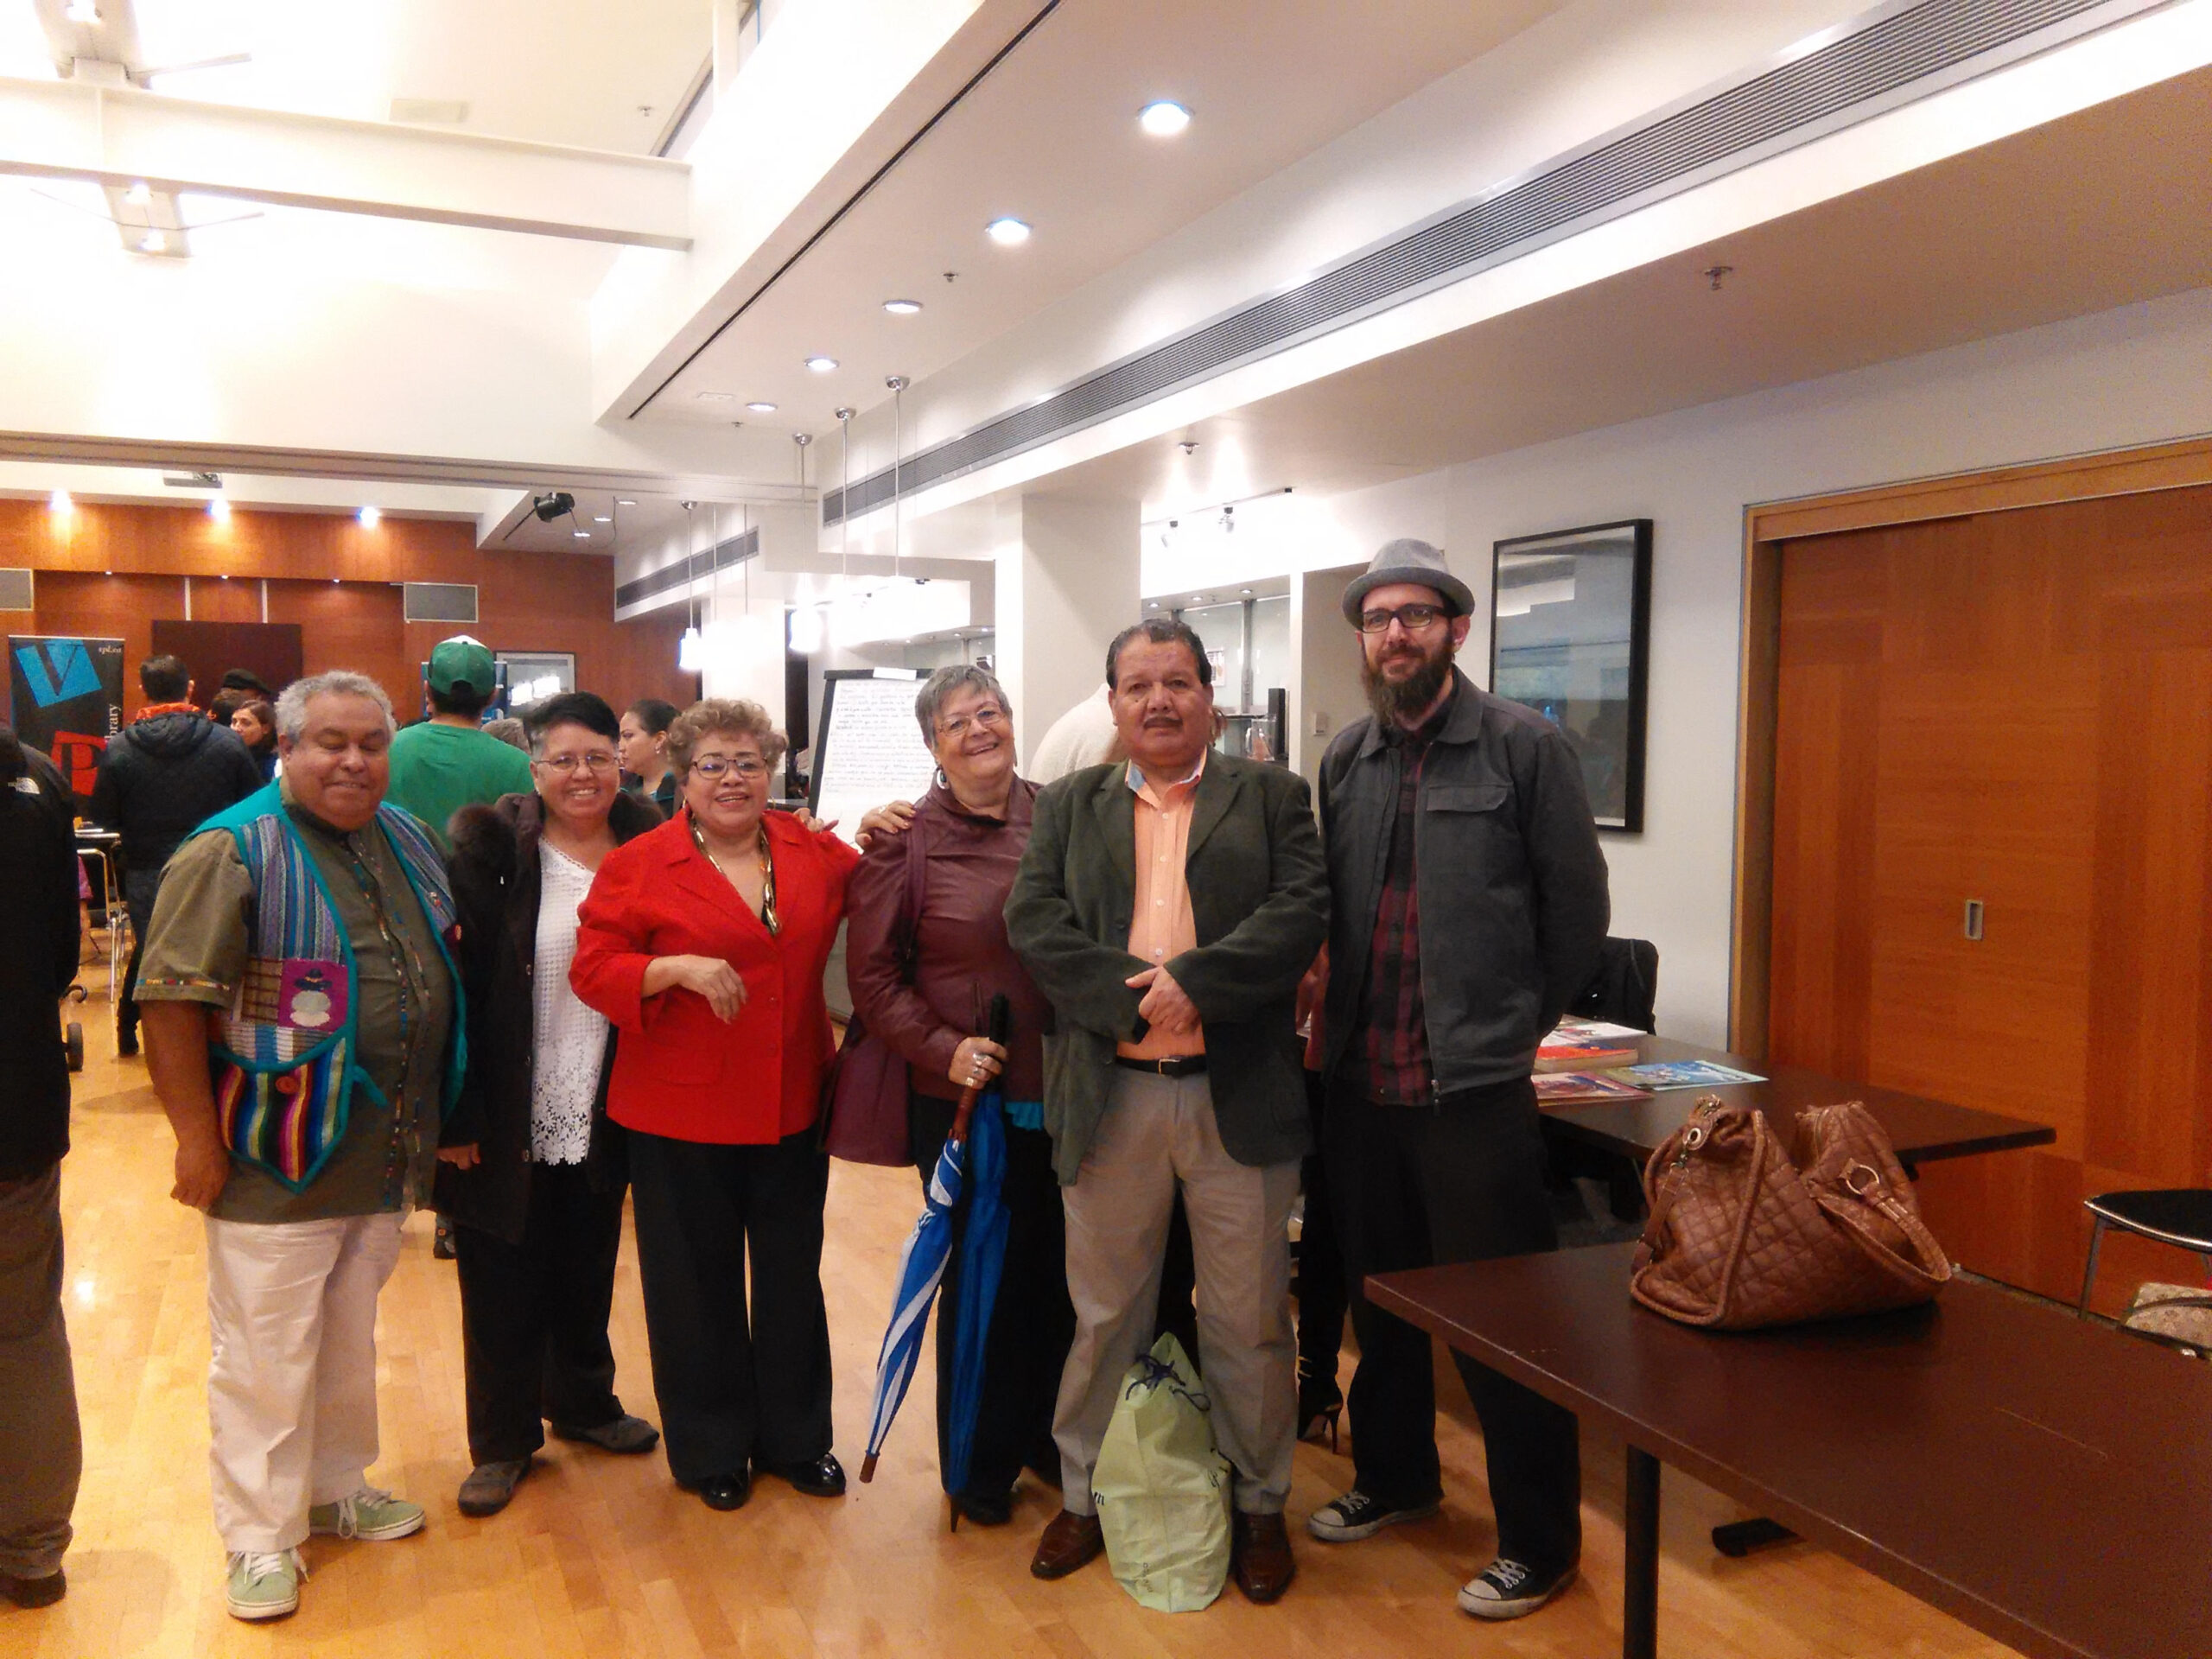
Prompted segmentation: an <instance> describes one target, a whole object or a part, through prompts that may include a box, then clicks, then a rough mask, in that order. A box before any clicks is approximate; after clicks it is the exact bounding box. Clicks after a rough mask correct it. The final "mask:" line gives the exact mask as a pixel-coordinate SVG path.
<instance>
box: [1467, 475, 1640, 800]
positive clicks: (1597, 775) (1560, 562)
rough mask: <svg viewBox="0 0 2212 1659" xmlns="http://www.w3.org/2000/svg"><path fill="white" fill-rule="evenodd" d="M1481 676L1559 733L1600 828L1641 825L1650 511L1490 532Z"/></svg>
mask: <svg viewBox="0 0 2212 1659" xmlns="http://www.w3.org/2000/svg"><path fill="white" fill-rule="evenodd" d="M1650 653H1651V520H1649V518H1629V519H1624V520H1622V521H1621V522H1619V523H1618V524H1590V525H1586V526H1585V527H1583V528H1581V529H1580V530H1561V531H1551V532H1550V533H1548V534H1546V535H1542V536H1516V537H1513V538H1512V539H1511V540H1510V541H1503V542H1499V543H1496V544H1495V546H1494V547H1493V549H1492V553H1491V636H1490V688H1491V690H1492V691H1493V692H1495V693H1496V694H1497V696H1501V697H1504V698H1507V699H1509V700H1510V701H1511V702H1518V703H1521V704H1523V705H1525V706H1526V707H1528V708H1530V709H1535V711H1536V712H1537V713H1538V714H1540V715H1543V716H1544V718H1545V719H1547V720H1548V721H1552V722H1553V723H1554V725H1556V726H1557V727H1559V728H1560V730H1561V731H1563V732H1565V733H1566V734H1567V737H1568V739H1569V740H1570V741H1572V742H1573V745H1574V747H1575V752H1576V753H1578V754H1579V755H1580V757H1581V759H1582V779H1583V783H1584V784H1585V785H1586V787H1587V788H1588V790H1589V791H1590V809H1591V811H1592V814H1594V815H1595V817H1596V818H1597V820H1598V827H1599V829H1622V830H1628V831H1631V832H1633V831H1637V830H1640V829H1643V725H1644V679H1645V674H1646V671H1647V665H1648V664H1649V658H1650Z"/></svg>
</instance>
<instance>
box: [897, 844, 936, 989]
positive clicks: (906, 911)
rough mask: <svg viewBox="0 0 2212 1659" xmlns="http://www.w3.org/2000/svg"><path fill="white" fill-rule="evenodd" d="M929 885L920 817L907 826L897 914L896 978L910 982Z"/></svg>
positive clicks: (919, 940) (927, 854)
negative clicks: (901, 900) (903, 892)
mask: <svg viewBox="0 0 2212 1659" xmlns="http://www.w3.org/2000/svg"><path fill="white" fill-rule="evenodd" d="M928 882H929V849H928V848H927V847H925V845H924V844H923V842H922V819H921V814H920V813H919V812H918V811H917V812H916V813H915V815H914V821H913V822H912V823H910V824H908V825H907V826H906V902H905V904H904V905H902V906H900V907H899V978H900V979H902V980H906V981H907V982H912V979H913V977H914V957H915V956H916V955H917V954H918V951H919V950H920V947H921V931H922V901H923V895H924V891H925V888H926V887H927V885H928Z"/></svg>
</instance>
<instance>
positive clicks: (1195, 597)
mask: <svg viewBox="0 0 2212 1659" xmlns="http://www.w3.org/2000/svg"><path fill="white" fill-rule="evenodd" d="M1205 602H1206V596H1205V594H1192V595H1191V603H1192V604H1193V605H1203V604H1205Z"/></svg>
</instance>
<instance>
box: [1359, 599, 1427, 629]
mask: <svg viewBox="0 0 2212 1659" xmlns="http://www.w3.org/2000/svg"><path fill="white" fill-rule="evenodd" d="M1448 614H1449V613H1448V612H1446V610H1445V608H1444V607H1442V606H1441V605H1401V606H1399V607H1398V608H1397V609H1396V610H1395V611H1382V610H1376V611H1362V612H1361V613H1359V631H1360V632H1362V633H1388V632H1389V631H1390V625H1391V624H1392V623H1393V622H1395V623H1397V624H1399V625H1400V626H1402V627H1403V628H1404V629H1405V631H1406V632H1408V633H1422V632H1427V630H1428V629H1429V628H1432V627H1433V626H1435V625H1436V624H1437V623H1438V622H1439V621H1440V620H1443V619H1444V618H1445V617H1446V615H1448Z"/></svg>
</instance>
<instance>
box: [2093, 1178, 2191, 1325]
mask: <svg viewBox="0 0 2212 1659" xmlns="http://www.w3.org/2000/svg"><path fill="white" fill-rule="evenodd" d="M2082 1208H2083V1209H2085V1210H2087V1211H2088V1212H2089V1213H2090V1214H2091V1215H2092V1216H2094V1217H2096V1226H2095V1228H2094V1230H2093V1231H2091V1233H2090V1234H2089V1265H2088V1270H2087V1271H2086V1272H2084V1273H2083V1274H2082V1300H2081V1302H2080V1304H2079V1305H2078V1306H2077V1307H2076V1309H2075V1311H2076V1312H2077V1313H2080V1314H2081V1316H2082V1318H2084V1319H2087V1318H2088V1314H2089V1292H2090V1291H2091V1290H2092V1289H2094V1287H2095V1286H2096V1282H2097V1252H2098V1250H2099V1249H2101V1248H2102V1246H2103V1244H2104V1242H2105V1229H2106V1228H2107V1227H2117V1228H2119V1229H2120V1230H2121V1231H2122V1232H2128V1233H2134V1234H2137V1235H2139V1236H2141V1237H2144V1238H2155V1239H2157V1240H2158V1243H2161V1244H2173V1245H2177V1246H2178V1247H2179V1248H2181V1249H2184V1250H2195V1251H2196V1253H2197V1255H2201V1256H2202V1257H2203V1258H2204V1263H2205V1266H2206V1267H2208V1268H2212V1190H2208V1189H2206V1188H2203V1187H2195V1186H2183V1187H2168V1188H2165V1189H2164V1190H2162V1191H2158V1192H2100V1193H2098V1194H2097V1196H2096V1197H2095V1198H2084V1199H2083V1200H2082Z"/></svg>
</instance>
